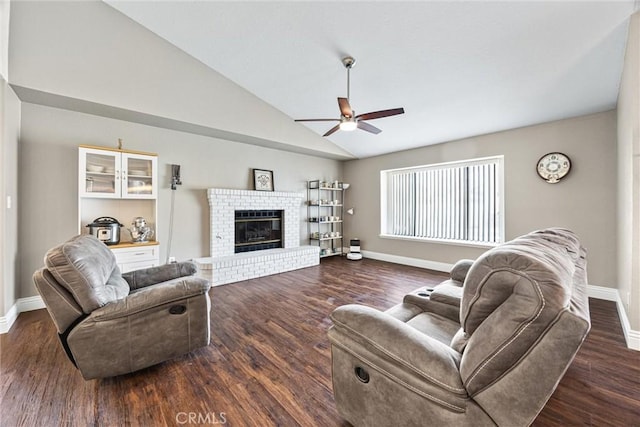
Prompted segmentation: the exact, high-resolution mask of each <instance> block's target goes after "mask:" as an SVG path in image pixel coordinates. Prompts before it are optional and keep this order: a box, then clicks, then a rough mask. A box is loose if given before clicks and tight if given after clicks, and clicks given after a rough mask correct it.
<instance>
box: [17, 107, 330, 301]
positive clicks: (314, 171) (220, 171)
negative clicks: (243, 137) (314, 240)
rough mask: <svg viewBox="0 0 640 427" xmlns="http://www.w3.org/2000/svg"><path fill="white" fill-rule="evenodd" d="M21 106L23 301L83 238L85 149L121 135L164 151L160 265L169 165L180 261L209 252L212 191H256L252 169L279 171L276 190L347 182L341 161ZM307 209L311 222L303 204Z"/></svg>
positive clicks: (137, 145) (130, 144)
mask: <svg viewBox="0 0 640 427" xmlns="http://www.w3.org/2000/svg"><path fill="white" fill-rule="evenodd" d="M22 106H23V108H22V135H21V140H20V152H19V174H20V175H19V182H20V187H19V191H20V195H21V200H20V212H21V216H20V224H19V233H20V257H21V266H20V276H19V280H20V284H21V291H20V295H19V297H27V296H32V295H36V294H37V293H36V290H35V288H34V287H33V285H32V284H31V275H32V274H33V271H34V270H35V269H36V268H38V267H39V266H40V265H41V264H42V257H43V255H44V253H45V252H46V251H47V249H49V248H50V247H52V246H54V245H55V244H57V243H59V242H61V241H63V240H65V239H68V238H69V237H71V236H73V235H75V234H76V233H77V229H78V222H77V221H78V219H77V218H78V199H77V197H78V190H77V188H78V183H77V180H78V170H77V168H78V160H77V159H78V151H77V147H78V145H79V144H90V145H97V146H108V147H114V146H115V145H116V144H117V140H118V138H122V139H123V141H124V148H128V149H131V150H141V151H148V152H154V153H158V156H159V160H158V169H159V175H160V176H159V184H160V191H159V199H158V212H159V215H158V216H159V218H158V222H159V224H160V229H159V230H158V231H157V233H158V235H157V238H158V240H159V241H160V243H161V245H162V247H161V251H160V253H161V258H160V259H161V260H164V259H165V258H166V248H167V238H168V224H169V209H170V200H171V190H170V189H169V176H170V168H169V166H168V165H169V164H180V165H181V166H182V181H183V185H182V186H181V187H179V188H178V190H176V192H175V199H176V205H175V214H174V215H175V219H174V232H173V244H172V254H173V255H174V256H176V257H177V259H178V260H183V259H190V258H193V257H200V256H208V255H209V205H208V202H207V196H206V189H207V188H210V187H220V188H234V189H251V188H252V185H253V184H252V181H251V177H250V170H251V168H263V169H270V170H273V171H274V181H275V187H276V190H277V191H298V192H305V194H306V181H307V180H309V179H318V178H325V179H330V178H333V179H339V178H341V163H340V162H338V161H336V160H329V159H324V158H317V157H312V156H306V155H301V154H294V153H289V152H284V151H278V150H274V149H269V148H263V147H256V146H252V145H247V144H242V143H237V142H229V141H224V140H218V139H213V138H208V137H204V136H199V135H193V134H188V133H182V132H177V131H172V130H167V129H161V128H156V127H151V126H144V125H140V124H136V123H131V122H125V121H119V120H113V119H107V118H103V117H98V116H93V115H89V114H83V113H77V112H72V111H67V110H61V109H57V108H51V107H45V106H40V105H35V104H29V103H23V104H22ZM305 197H306V196H305ZM301 212H302V214H303V215H302V217H303V218H306V208H305V207H304V206H301ZM119 219H120V218H119ZM120 220H121V222H124V223H127V222H128V221H130V219H124V218H123V219H120ZM125 221H127V222H125ZM301 230H302V231H304V233H303V234H301V243H305V242H307V240H306V238H305V237H306V226H305V225H304V224H301Z"/></svg>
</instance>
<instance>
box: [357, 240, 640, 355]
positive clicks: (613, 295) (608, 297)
mask: <svg viewBox="0 0 640 427" xmlns="http://www.w3.org/2000/svg"><path fill="white" fill-rule="evenodd" d="M362 256H364V257H365V258H371V259H376V260H379V261H387V262H392V263H395V264H403V265H410V266H413V267H421V268H426V269H429V270H436V271H444V272H446V273H448V272H450V271H451V269H452V268H453V264H447V263H444V262H437V261H429V260H424V259H419V258H410V257H404V256H398V255H390V254H383V253H380V252H371V251H362ZM587 295H589V297H590V298H595V299H601V300H605V301H614V302H615V303H616V306H617V308H618V316H619V317H620V323H621V324H622V330H623V332H624V338H625V340H626V342H627V347H628V348H630V349H632V350H640V331H634V330H633V329H631V324H630V323H629V318H628V317H627V313H626V311H625V309H624V305H623V304H622V299H621V298H620V293H619V292H618V290H617V289H614V288H607V287H604V286H595V285H587Z"/></svg>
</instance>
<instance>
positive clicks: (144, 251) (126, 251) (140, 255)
mask: <svg viewBox="0 0 640 427" xmlns="http://www.w3.org/2000/svg"><path fill="white" fill-rule="evenodd" d="M158 248H159V246H141V247H134V248H122V249H112V251H113V254H114V255H115V256H116V262H117V263H118V264H125V263H137V262H140V261H149V260H159V259H160V254H159V252H158Z"/></svg>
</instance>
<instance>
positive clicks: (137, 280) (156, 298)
mask: <svg viewBox="0 0 640 427" xmlns="http://www.w3.org/2000/svg"><path fill="white" fill-rule="evenodd" d="M44 262H45V267H44V268H41V269H40V270H38V271H36V272H35V273H34V275H33V280H34V282H35V285H36V287H37V288H38V292H40V295H41V296H42V299H43V300H44V303H45V305H46V307H47V310H48V312H49V314H50V315H51V318H52V319H53V322H54V323H55V325H56V328H57V330H58V333H59V335H60V340H61V342H62V345H63V347H64V349H65V351H66V353H67V356H69V359H71V361H72V362H73V363H74V365H75V366H76V367H77V368H78V369H79V370H80V372H81V374H82V376H83V377H84V378H85V379H87V380H88V379H92V378H103V377H110V376H115V375H120V374H126V373H129V372H133V371H136V370H139V369H142V368H146V367H148V366H151V365H154V364H156V363H160V362H163V361H165V360H168V359H170V358H173V357H176V356H180V355H182V354H185V353H188V352H190V351H192V350H194V349H196V348H199V347H203V346H206V345H208V344H209V312H210V307H211V302H210V299H209V294H208V291H209V288H210V286H211V285H210V284H209V282H208V281H207V280H205V279H202V278H199V277H195V276H194V274H195V272H196V267H195V265H193V264H191V263H176V264H167V265H162V266H159V267H152V268H148V269H143V270H137V271H132V272H130V273H126V274H124V275H123V274H121V273H120V269H119V268H118V266H117V265H116V259H115V256H114V255H113V253H112V252H111V251H110V250H109V249H108V248H107V247H106V246H105V245H104V243H102V242H100V241H99V240H98V239H96V238H95V237H93V236H89V235H83V236H76V237H74V238H72V239H70V240H69V241H67V242H65V243H62V244H61V245H59V246H56V247H55V248H53V249H51V250H49V251H48V252H47V254H46V255H45V258H44Z"/></svg>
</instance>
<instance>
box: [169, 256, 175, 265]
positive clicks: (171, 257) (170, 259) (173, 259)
mask: <svg viewBox="0 0 640 427" xmlns="http://www.w3.org/2000/svg"><path fill="white" fill-rule="evenodd" d="M175 262H176V257H174V256H170V257H169V264H174V263H175Z"/></svg>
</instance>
